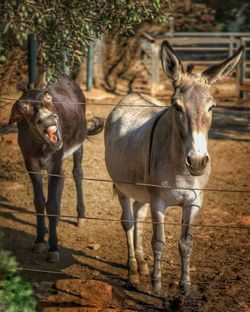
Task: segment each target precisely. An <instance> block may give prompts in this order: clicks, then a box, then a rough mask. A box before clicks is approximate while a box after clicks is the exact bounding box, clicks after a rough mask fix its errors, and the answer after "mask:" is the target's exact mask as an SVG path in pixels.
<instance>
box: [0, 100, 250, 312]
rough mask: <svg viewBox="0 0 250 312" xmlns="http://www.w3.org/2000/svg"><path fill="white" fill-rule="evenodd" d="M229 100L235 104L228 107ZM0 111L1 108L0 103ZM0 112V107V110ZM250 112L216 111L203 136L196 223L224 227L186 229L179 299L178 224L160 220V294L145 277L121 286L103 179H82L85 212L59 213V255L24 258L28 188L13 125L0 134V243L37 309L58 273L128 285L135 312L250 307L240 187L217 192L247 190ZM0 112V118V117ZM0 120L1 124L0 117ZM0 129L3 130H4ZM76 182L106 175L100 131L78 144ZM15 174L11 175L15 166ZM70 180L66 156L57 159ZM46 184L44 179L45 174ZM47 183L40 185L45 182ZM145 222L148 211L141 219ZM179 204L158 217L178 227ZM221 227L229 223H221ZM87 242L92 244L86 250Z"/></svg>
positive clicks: (67, 204)
mask: <svg viewBox="0 0 250 312" xmlns="http://www.w3.org/2000/svg"><path fill="white" fill-rule="evenodd" d="M116 101H117V99H114V98H113V99H112V100H111V99H109V100H103V101H101V104H100V102H99V105H89V106H88V109H89V110H91V111H92V112H93V113H94V114H95V115H97V116H101V117H106V116H107V114H108V113H109V112H110V110H111V109H112V106H111V105H104V104H105V103H106V104H107V103H111V102H112V103H115V102H116ZM233 104H235V105H236V104H237V103H233ZM5 112H6V109H5ZM1 113H2V117H3V116H4V111H3V110H2V112H1V111H0V114H1ZM249 117H250V110H249V109H248V110H235V109H233V108H232V107H229V108H216V109H215V111H214V117H213V118H214V119H213V120H214V121H213V126H212V129H211V132H210V140H209V151H210V155H211V158H212V168H213V169H212V175H211V178H210V181H209V185H208V188H212V189H217V190H220V189H221V190H224V191H207V192H206V194H205V199H204V204H203V207H202V210H201V212H200V215H199V217H198V219H197V224H200V225H212V226H215V225H221V226H225V227H218V228H216V227H204V226H200V227H195V230H194V248H193V255H192V262H191V278H192V283H193V289H192V291H191V294H190V295H189V296H187V297H186V298H182V299H180V297H179V289H178V281H179V274H180V261H179V255H178V239H179V232H180V227H179V226H174V225H167V226H166V237H167V247H166V250H165V253H164V258H163V262H162V269H163V291H162V295H161V296H158V297H155V296H150V295H149V293H150V291H151V286H150V276H149V277H144V278H142V279H141V284H140V288H139V289H138V290H133V289H128V288H127V284H126V281H127V270H126V261H127V250H126V242H125V236H124V233H123V231H122V227H121V225H120V222H119V218H120V208H119V205H118V201H117V198H116V197H113V193H112V183H109V182H101V181H89V180H86V181H85V182H84V193H85V202H86V206H87V217H90V218H97V219H103V218H104V219H105V218H108V219H113V220H114V221H105V220H103V221H101V220H97V219H96V220H93V219H89V220H86V221H85V224H84V225H83V226H82V227H81V228H78V227H76V225H75V222H76V219H74V218H70V217H67V218H61V221H60V222H59V225H58V235H59V243H60V253H61V261H60V263H57V264H51V263H48V262H47V261H46V255H44V256H40V255H36V254H33V253H32V251H31V249H32V246H33V242H34V240H35V225H36V219H35V216H33V215H32V214H31V213H32V212H34V208H33V199H32V187H31V183H30V180H29V177H28V175H27V174H26V173H20V172H18V171H20V170H21V171H22V170H25V167H24V162H23V158H22V155H21V153H20V150H19V147H18V145H17V143H16V129H15V128H13V129H10V130H9V132H10V133H8V134H5V135H1V137H0V226H1V227H0V231H1V233H2V234H3V238H2V246H3V247H4V248H5V249H7V250H10V251H12V252H13V254H14V255H15V256H16V258H17V260H18V263H19V267H20V274H21V275H22V277H23V278H24V279H25V280H28V281H29V282H31V283H32V285H33V288H34V292H35V295H36V298H37V300H38V311H41V310H42V309H43V308H44V307H50V306H53V304H52V303H51V302H50V301H49V300H48V296H49V295H51V294H53V293H54V292H55V288H54V283H55V282H56V281H57V280H59V279H67V278H76V279H81V280H83V281H87V280H90V279H97V280H101V281H107V282H108V283H110V284H111V285H115V286H119V287H120V288H121V289H124V290H128V291H129V296H130V299H131V298H132V299H131V300H132V303H133V304H134V305H133V306H132V308H133V309H135V310H144V311H158V310H163V309H164V307H165V310H167V311H176V310H179V311H214V312H224V311H239V312H241V311H242V312H243V311H249V310H248V309H249V306H250V304H249V286H250V285H249V260H250V257H249V236H248V235H249V227H250V215H249V202H250V200H249V193H247V192H227V191H225V190H241V191H243V190H245V191H246V190H248V191H249V190H250V179H249V178H250V175H249V172H250V171H249V169H250V144H249V142H250V129H249ZM6 118H7V117H6ZM4 119H5V118H4V117H3V118H2V120H4ZM5 121H6V120H4V122H5ZM5 130H6V129H5ZM84 148H85V154H84V160H83V166H84V171H85V178H86V179H88V178H94V179H109V176H108V173H107V171H106V169H105V163H104V144H103V133H100V134H98V135H97V136H95V137H94V138H93V139H92V140H91V141H88V140H87V141H86V142H85V143H84ZM15 170H17V171H15ZM64 170H65V175H66V176H68V177H70V176H71V170H72V159H71V158H69V159H66V160H65V162H64ZM45 180H46V179H45ZM45 182H46V181H45ZM61 213H62V214H63V215H67V216H76V196H75V187H74V182H73V180H72V179H71V178H67V179H66V180H65V186H64V191H63V199H62V208H61ZM148 220H150V216H148ZM180 221H181V215H180V209H178V208H177V209H173V208H171V207H169V208H168V210H167V215H166V222H170V223H179V222H180ZM227 226H228V228H226V227H227ZM151 233H152V229H151V225H150V224H145V228H144V245H145V250H146V254H147V258H148V262H149V265H150V270H151V271H152V252H151V245H150V241H151ZM93 246H96V248H93Z"/></svg>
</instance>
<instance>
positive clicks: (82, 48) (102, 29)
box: [0, 0, 168, 72]
mask: <svg viewBox="0 0 250 312" xmlns="http://www.w3.org/2000/svg"><path fill="white" fill-rule="evenodd" d="M162 2H163V4H162ZM167 8H168V0H164V1H160V0H110V1H107V0H84V1H81V0H2V1H0V12H1V20H0V32H1V34H2V36H1V38H0V49H1V50H0V54H1V55H2V56H4V55H5V54H6V52H7V51H8V50H9V49H12V48H14V47H17V46H23V45H25V44H26V42H27V36H28V34H30V33H32V34H35V35H36V36H37V39H38V40H39V62H40V65H43V66H46V67H49V68H50V69H51V70H52V71H53V72H55V71H57V72H58V71H61V69H62V58H63V56H62V55H63V53H66V55H67V62H68V65H69V67H72V66H73V64H75V63H79V62H80V61H81V60H82V58H83V57H84V55H85V54H86V51H87V46H88V41H89V40H91V39H93V38H96V37H101V36H106V35H108V34H112V33H113V34H114V33H117V32H119V33H124V34H130V33H131V32H132V31H133V27H134V25H136V24H138V23H140V22H142V21H144V20H152V19H158V20H160V21H162V20H164V19H165V18H166V15H165V12H167V10H168V9H167Z"/></svg>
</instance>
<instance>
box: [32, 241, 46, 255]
mask: <svg viewBox="0 0 250 312" xmlns="http://www.w3.org/2000/svg"><path fill="white" fill-rule="evenodd" d="M46 249H47V247H46V244H45V243H43V242H40V243H35V244H34V247H33V252H34V253H36V254H42V253H44V252H46Z"/></svg>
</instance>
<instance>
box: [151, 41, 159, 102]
mask: <svg viewBox="0 0 250 312" xmlns="http://www.w3.org/2000/svg"><path fill="white" fill-rule="evenodd" d="M158 63H159V46H158V45H157V44H156V43H151V78H152V85H151V95H152V96H155V95H156V93H157V89H158V84H159V64H158Z"/></svg>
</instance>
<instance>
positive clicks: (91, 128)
mask: <svg viewBox="0 0 250 312" xmlns="http://www.w3.org/2000/svg"><path fill="white" fill-rule="evenodd" d="M104 123H105V120H104V118H100V117H93V118H91V119H89V120H88V124H87V136H91V135H95V134H97V133H99V132H101V131H102V130H103V128H104Z"/></svg>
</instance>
